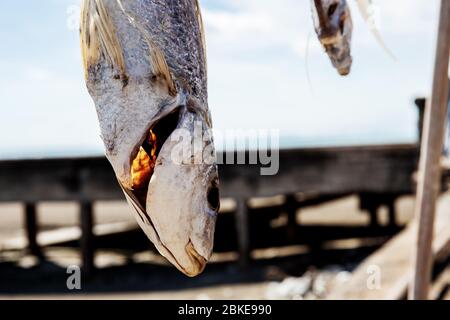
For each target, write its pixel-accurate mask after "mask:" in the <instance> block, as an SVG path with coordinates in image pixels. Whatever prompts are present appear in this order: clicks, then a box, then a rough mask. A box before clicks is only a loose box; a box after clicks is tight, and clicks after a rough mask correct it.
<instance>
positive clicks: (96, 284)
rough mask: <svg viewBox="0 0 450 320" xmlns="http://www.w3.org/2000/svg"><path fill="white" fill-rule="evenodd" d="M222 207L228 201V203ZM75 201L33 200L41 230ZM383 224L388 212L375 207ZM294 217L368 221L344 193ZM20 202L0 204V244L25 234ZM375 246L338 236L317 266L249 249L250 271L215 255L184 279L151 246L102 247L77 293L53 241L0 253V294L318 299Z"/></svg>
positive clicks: (63, 216)
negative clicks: (36, 248)
mask: <svg viewBox="0 0 450 320" xmlns="http://www.w3.org/2000/svg"><path fill="white" fill-rule="evenodd" d="M226 206H233V204H232V203H228V204H226ZM413 206H414V203H413V199H412V198H409V197H405V198H402V199H400V200H399V201H398V203H397V204H396V207H397V210H398V217H397V220H398V221H399V223H401V224H405V223H407V222H408V221H409V220H410V219H411V217H412V212H413ZM77 210H78V208H77V205H76V204H71V203H53V204H49V203H43V204H41V205H39V208H38V213H39V224H40V227H41V229H42V230H54V229H58V228H61V227H71V226H76V225H77V224H78V214H77V212H78V211H77ZM379 215H380V220H381V222H382V223H384V224H387V212H386V210H385V209H382V210H380V213H379ZM298 220H299V222H301V223H302V224H303V225H308V224H314V225H317V224H338V225H343V224H344V225H367V224H368V222H369V219H368V215H366V214H362V213H361V212H360V211H359V209H358V199H357V198H356V197H349V198H346V199H343V200H338V201H333V202H330V203H328V204H326V205H321V206H317V207H312V208H309V209H303V210H302V211H301V212H299V215H298ZM124 221H126V222H129V223H131V224H133V223H134V221H133V218H132V217H131V216H130V215H129V213H128V207H127V205H126V204H125V203H122V202H116V203H100V204H97V205H96V223H98V224H109V223H116V222H124ZM22 222H23V221H22V207H21V206H20V205H17V204H9V205H2V206H0V248H2V243H5V242H7V241H9V240H10V239H11V238H23V230H22ZM377 246H378V244H370V243H369V244H368V243H361V242H359V241H357V240H347V241H337V242H335V243H331V244H330V245H329V247H328V248H326V249H324V251H323V252H321V253H320V255H321V256H320V260H321V261H322V262H321V263H320V265H317V263H316V261H315V259H316V257H314V256H312V255H311V254H310V253H309V252H308V249H307V248H305V247H303V246H293V247H289V248H284V249H267V250H259V251H257V252H254V253H253V255H254V258H257V261H256V262H254V263H253V264H252V266H251V268H249V269H240V268H238V267H237V266H236V263H235V260H236V255H235V254H221V255H215V256H214V257H213V261H212V263H211V264H210V265H209V266H208V268H207V270H206V271H205V274H203V275H202V276H200V277H198V278H196V279H188V278H186V277H184V276H182V275H180V274H179V273H178V272H177V271H175V270H174V269H173V268H172V267H170V266H168V265H167V264H165V262H164V260H163V259H161V257H159V256H158V255H155V254H153V253H151V252H150V251H149V250H144V251H142V250H137V251H133V252H129V251H127V250H123V249H117V250H114V249H109V250H100V251H99V252H98V253H97V255H96V265H97V266H98V267H99V268H100V269H99V270H98V271H97V273H96V274H95V275H94V276H93V277H89V278H87V277H84V276H83V281H82V284H83V285H82V290H81V291H75V292H74V291H69V290H68V289H67V287H66V280H67V277H68V275H67V272H66V267H67V266H68V265H79V264H80V256H79V253H78V250H77V248H76V247H67V246H64V247H61V246H55V247H51V248H46V249H45V255H46V257H47V259H46V261H44V262H42V261H39V260H37V259H35V258H33V257H31V256H29V255H27V254H26V253H25V252H24V251H23V250H2V251H1V252H0V299H15V298H20V299H23V298H29V299H51V298H58V299H320V297H321V295H323V294H324V293H325V291H326V287H327V283H329V282H331V281H334V282H336V281H338V282H340V283H342V285H345V280H346V278H347V277H348V272H347V271H348V269H349V268H351V266H346V265H345V261H349V260H352V259H353V265H355V263H356V264H357V263H358V261H360V260H362V259H364V257H366V256H367V255H369V254H370V253H371V252H373V250H375V249H376V248H377Z"/></svg>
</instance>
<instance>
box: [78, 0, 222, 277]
mask: <svg viewBox="0 0 450 320" xmlns="http://www.w3.org/2000/svg"><path fill="white" fill-rule="evenodd" d="M123 4H124V5H122V3H121V2H116V1H101V0H100V1H99V0H96V1H93V0H84V8H83V13H84V15H83V16H82V30H81V35H82V41H81V42H82V49H83V60H84V63H85V74H86V83H87V88H88V91H89V93H90V95H91V97H92V98H93V100H94V103H95V107H96V111H97V116H98V120H99V124H100V131H101V137H102V140H103V142H104V145H105V152H106V157H107V158H108V160H109V162H110V163H111V165H112V168H113V170H114V172H115V174H116V178H117V180H118V182H119V185H120V187H121V188H122V190H123V192H124V194H125V196H126V199H127V201H128V203H129V206H130V207H131V208H132V212H133V214H134V216H135V217H136V220H137V222H138V224H139V226H140V227H141V228H142V230H143V231H144V232H145V234H146V235H147V237H148V238H149V239H150V240H151V241H152V242H153V244H154V245H155V247H156V248H157V249H158V251H159V252H160V253H161V254H162V255H163V256H164V257H166V258H167V260H169V262H171V263H172V264H173V265H174V266H175V267H177V268H178V269H179V270H180V271H181V272H183V273H184V274H186V275H187V276H190V277H193V276H196V275H198V274H200V273H201V272H202V271H203V270H204V268H205V265H206V263H207V261H208V260H209V258H210V256H211V253H212V248H213V242H214V229H215V221H216V216H217V213H218V210H219V206H220V200H219V180H218V171H217V165H216V157H215V149H214V144H213V135H212V133H211V129H212V125H211V120H210V117H211V116H210V113H209V109H208V104H207V99H206V95H202V94H199V92H200V90H198V89H197V90H194V89H193V88H194V86H195V84H196V83H197V82H201V83H202V82H203V81H206V79H204V77H201V76H200V75H199V76H197V77H195V80H196V81H197V82H196V81H189V80H190V78H189V75H190V74H187V75H185V74H183V73H182V72H181V71H179V70H177V69H176V66H177V65H176V63H175V62H173V61H172V62H173V63H172V65H173V67H172V69H171V68H170V67H169V64H168V62H167V60H166V58H167V57H169V58H170V57H171V55H172V54H173V56H175V57H180V56H182V55H181V54H174V53H176V52H172V51H170V52H169V50H167V52H165V50H164V47H163V46H162V45H159V44H158V43H156V42H153V41H152V39H151V36H152V35H151V34H150V33H149V34H147V33H145V32H146V31H145V30H144V29H145V27H144V26H140V25H139V26H137V25H136V23H137V21H135V20H134V18H131V17H130V16H128V14H127V13H126V12H125V9H129V8H132V6H133V5H137V8H141V7H140V6H139V4H137V3H136V2H134V1H124V2H123ZM143 4H144V5H148V6H151V5H153V2H143ZM124 6H128V7H127V8H124ZM155 10H156V9H155ZM135 12H136V13H137V14H142V15H145V17H143V18H142V19H141V20H142V21H145V19H144V18H146V17H147V16H150V17H151V16H152V14H155V12H156V11H154V10H153V9H152V8H149V9H148V10H138V9H136V10H135ZM91 15H92V16H91ZM192 16H195V15H194V14H193V15H192ZM174 19H175V18H174ZM176 19H178V18H176ZM178 20H179V19H178ZM178 20H176V21H178ZM83 23H84V27H83ZM97 24H100V25H97ZM102 32H104V34H103V33H102ZM198 43H200V41H198ZM194 49H195V48H194ZM194 49H192V51H194ZM172 50H177V47H174V49H172ZM180 50H181V49H180ZM192 60H193V61H194V59H192ZM183 61H184V60H183ZM169 62H171V61H169ZM200 62H201V61H200ZM197 64H198V65H201V63H199V62H197ZM180 69H181V70H184V69H183V68H181V67H180ZM186 69H187V70H189V71H190V72H191V73H193V71H192V70H194V71H195V70H196V69H195V67H194V66H189V68H186ZM199 74H201V73H200V72H199Z"/></svg>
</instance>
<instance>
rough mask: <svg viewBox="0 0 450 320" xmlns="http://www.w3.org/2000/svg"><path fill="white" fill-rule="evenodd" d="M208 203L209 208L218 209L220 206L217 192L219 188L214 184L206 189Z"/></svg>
mask: <svg viewBox="0 0 450 320" xmlns="http://www.w3.org/2000/svg"><path fill="white" fill-rule="evenodd" d="M207 199H208V204H209V207H210V208H211V209H213V210H214V211H219V208H220V194H219V188H217V187H216V186H212V187H211V188H209V190H208V195H207Z"/></svg>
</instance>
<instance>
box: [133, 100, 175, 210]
mask: <svg viewBox="0 0 450 320" xmlns="http://www.w3.org/2000/svg"><path fill="white" fill-rule="evenodd" d="M179 119H180V107H178V108H176V109H175V110H174V111H172V112H171V113H169V114H168V115H166V116H164V117H162V118H161V119H159V120H157V121H156V122H154V123H153V124H152V126H151V127H150V128H149V129H147V130H146V132H145V134H144V136H143V138H142V139H141V140H140V141H139V143H138V144H137V145H136V146H135V148H134V149H133V152H132V153H131V157H130V167H131V172H130V176H131V183H130V185H131V190H132V192H133V193H134V195H135V196H136V198H137V199H138V200H139V203H140V204H141V205H142V206H143V207H145V205H146V200H147V192H148V185H149V183H150V180H151V178H152V175H153V173H154V170H155V167H156V164H157V159H158V155H159V153H160V151H161V149H162V147H163V146H164V144H165V143H166V141H167V140H168V139H169V137H170V136H171V135H172V133H173V132H174V131H175V130H176V129H177V127H178V122H179Z"/></svg>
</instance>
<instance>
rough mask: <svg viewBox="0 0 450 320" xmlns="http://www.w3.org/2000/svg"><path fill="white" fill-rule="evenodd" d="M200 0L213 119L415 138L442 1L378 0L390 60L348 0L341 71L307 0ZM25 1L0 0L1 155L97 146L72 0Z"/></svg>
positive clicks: (310, 136)
mask: <svg viewBox="0 0 450 320" xmlns="http://www.w3.org/2000/svg"><path fill="white" fill-rule="evenodd" d="M200 2H201V4H202V7H203V15H204V20H205V24H206V33H207V45H208V62H209V94H210V100H209V104H210V108H211V109H212V112H213V117H214V124H215V126H216V128H219V129H230V128H234V129H260V128H264V129H267V128H270V129H279V130H281V134H282V135H290V136H295V137H297V140H292V139H291V143H292V141H293V142H294V143H295V144H298V145H311V144H314V143H320V144H328V145H332V144H345V143H374V142H380V143H382V142H385V143H388V142H393V143H394V142H408V141H414V140H415V139H416V119H417V114H416V109H415V107H414V105H413V100H414V98H415V97H416V96H424V95H427V94H429V92H430V87H431V78H432V71H433V70H432V66H433V58H434V49H435V38H436V35H435V34H436V32H435V31H436V27H437V13H438V4H439V1H437V0H396V1H389V0H375V1H374V2H375V4H376V8H377V11H376V13H377V14H376V15H375V17H376V18H377V22H378V25H379V26H380V29H381V33H382V34H383V37H384V40H385V42H386V43H387V45H388V46H389V48H390V49H391V50H392V51H393V52H394V54H395V55H396V57H397V59H396V60H395V61H394V60H392V59H390V58H389V57H388V55H386V54H385V52H384V51H383V50H382V49H381V48H380V46H379V45H378V44H377V43H376V41H375V40H374V38H373V37H372V35H371V34H370V31H369V28H368V26H367V24H366V23H365V22H364V21H363V20H362V18H361V16H360V15H359V13H358V11H357V10H356V6H355V4H354V1H352V0H349V2H350V5H351V7H352V9H353V20H354V41H353V56H354V66H353V70H352V74H351V75H350V76H349V77H348V78H341V77H339V76H338V75H337V73H336V71H335V70H334V69H333V68H332V67H331V65H330V62H329V60H328V58H327V57H326V55H325V54H324V53H323V51H322V49H321V48H320V46H319V44H318V42H317V40H316V38H315V36H314V34H313V29H312V21H311V17H310V1H309V0H277V1H274V0H203V1H200ZM25 3H26V5H24V1H23V0H22V1H12V0H10V1H1V2H0V24H1V28H0V37H1V39H2V49H3V50H1V51H0V68H1V70H2V71H3V72H2V74H3V77H1V78H0V98H1V105H0V157H10V156H14V155H27V156H30V155H31V156H32V155H37V156H38V155H45V154H71V153H76V154H80V153H89V154H92V153H102V152H103V145H102V142H101V140H100V138H99V129H98V124H97V118H96V113H95V109H94V107H93V104H92V101H91V99H90V97H89V95H88V93H87V91H86V89H85V85H84V81H83V73H82V68H81V58H80V53H79V51H80V50H79V43H78V32H77V30H76V28H75V27H74V26H75V25H76V17H77V14H76V10H77V6H78V5H79V1H77V0H47V1H26V2H25ZM308 39H310V40H309V53H308V54H307V53H306V51H307V50H306V48H307V43H308ZM307 70H309V75H310V80H311V81H310V83H308V80H307V79H308V77H307V74H308V71H307Z"/></svg>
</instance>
